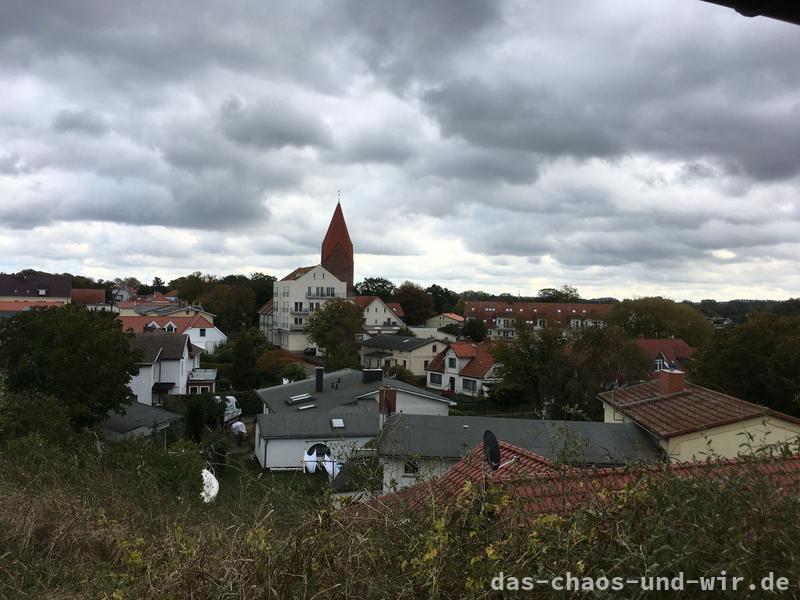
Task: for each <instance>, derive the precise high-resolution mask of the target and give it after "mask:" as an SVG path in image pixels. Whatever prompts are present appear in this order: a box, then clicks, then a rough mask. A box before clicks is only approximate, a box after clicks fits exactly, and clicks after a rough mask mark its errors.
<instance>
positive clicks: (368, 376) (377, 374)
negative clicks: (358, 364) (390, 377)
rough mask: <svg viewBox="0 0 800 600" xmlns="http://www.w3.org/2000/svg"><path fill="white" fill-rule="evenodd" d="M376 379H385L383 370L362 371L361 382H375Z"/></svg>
mask: <svg viewBox="0 0 800 600" xmlns="http://www.w3.org/2000/svg"><path fill="white" fill-rule="evenodd" d="M375 381H383V370H381V369H364V370H363V371H361V383H373V382H375Z"/></svg>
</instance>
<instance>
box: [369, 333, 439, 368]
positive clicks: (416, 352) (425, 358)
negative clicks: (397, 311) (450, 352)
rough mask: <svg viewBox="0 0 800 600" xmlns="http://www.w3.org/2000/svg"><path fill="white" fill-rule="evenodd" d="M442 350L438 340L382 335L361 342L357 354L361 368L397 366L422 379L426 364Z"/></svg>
mask: <svg viewBox="0 0 800 600" xmlns="http://www.w3.org/2000/svg"><path fill="white" fill-rule="evenodd" d="M442 348H443V344H442V342H440V341H439V340H431V339H424V338H418V337H406V336H402V335H396V334H392V333H384V334H381V335H376V336H375V337H372V338H368V339H366V340H363V341H362V342H361V349H360V351H359V354H360V356H361V366H363V367H366V368H368V369H375V368H377V369H384V370H386V369H388V368H389V367H392V366H397V367H403V368H404V369H408V370H409V371H411V372H412V373H413V374H414V375H416V376H417V377H424V376H425V369H426V368H427V367H428V364H429V363H430V362H431V361H432V360H433V359H434V357H435V356H436V355H437V354H438V353H439V351H441V350H442Z"/></svg>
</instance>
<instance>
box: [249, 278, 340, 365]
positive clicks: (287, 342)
mask: <svg viewBox="0 0 800 600" xmlns="http://www.w3.org/2000/svg"><path fill="white" fill-rule="evenodd" d="M273 290H274V291H273V293H274V296H273V298H272V314H271V315H269V317H271V319H272V329H270V330H269V334H270V335H268V336H267V340H268V341H269V342H270V343H271V344H275V345H276V346H280V347H281V348H282V349H283V350H288V351H289V352H302V351H303V350H305V349H306V348H308V347H311V346H313V343H312V342H311V340H309V339H308V336H307V335H306V334H305V327H306V324H307V323H308V317H309V316H310V315H311V313H313V312H314V311H315V310H319V309H320V308H322V307H323V306H324V305H325V303H326V302H328V301H330V300H332V299H334V298H347V284H346V283H345V282H344V281H341V280H339V279H337V278H336V277H334V276H333V275H332V274H331V273H330V272H329V271H328V270H327V269H325V268H324V267H322V266H320V265H317V266H311V267H301V268H299V269H295V270H294V271H292V272H291V273H289V274H288V275H287V276H286V277H284V278H283V279H281V280H280V281H276V282H275V285H274V288H273ZM264 316H265V317H267V316H268V315H264Z"/></svg>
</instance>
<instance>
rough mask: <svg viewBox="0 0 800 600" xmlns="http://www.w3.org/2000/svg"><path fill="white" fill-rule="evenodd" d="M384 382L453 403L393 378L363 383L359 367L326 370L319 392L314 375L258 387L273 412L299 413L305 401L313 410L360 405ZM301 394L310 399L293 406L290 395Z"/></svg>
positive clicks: (432, 398) (329, 410)
mask: <svg viewBox="0 0 800 600" xmlns="http://www.w3.org/2000/svg"><path fill="white" fill-rule="evenodd" d="M337 385H338V388H337ZM382 385H391V386H392V387H395V388H397V389H398V390H403V391H406V392H411V393H414V394H418V395H421V396H425V397H426V398H429V399H431V400H436V401H438V402H446V403H448V404H451V401H450V400H447V399H446V398H443V397H442V396H439V395H438V394H433V393H431V392H429V391H428V390H426V389H424V388H419V387H417V386H415V385H411V384H409V383H404V382H402V381H399V380H397V379H393V378H391V377H384V378H383V380H382V381H373V382H370V383H363V381H362V371H358V370H356V369H341V370H339V371H333V372H331V373H325V375H324V377H323V382H322V392H317V391H316V381H315V379H314V378H313V377H312V378H310V379H301V380H300V381H295V382H292V383H287V384H286V385H276V386H272V387H268V388H262V389H260V390H256V393H257V394H258V395H259V396H260V397H261V400H262V401H263V402H264V404H266V405H267V406H268V407H269V409H270V411H272V412H276V413H280V412H297V407H298V406H302V405H303V404H314V405H315V408H313V409H310V410H311V412H331V411H332V410H342V409H343V408H344V406H345V405H351V406H355V405H357V404H359V400H358V398H359V397H360V396H365V395H367V394H374V393H375V392H377V391H378V390H379V389H380V388H381V386H382ZM332 386H333V387H332ZM300 394H310V395H311V398H309V399H308V400H306V401H304V402H303V403H297V404H291V405H290V404H287V403H286V400H288V399H289V398H290V397H291V396H297V395H300ZM361 403H362V404H363V403H364V401H363V400H362V402H361Z"/></svg>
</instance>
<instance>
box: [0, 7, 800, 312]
mask: <svg viewBox="0 0 800 600" xmlns="http://www.w3.org/2000/svg"><path fill="white" fill-rule="evenodd" d="M0 12H1V13H2V17H0V90H2V91H1V92H0V271H6V272H11V271H16V270H19V269H22V268H38V269H43V270H48V271H54V272H64V271H69V272H73V273H80V274H84V275H89V276H92V277H95V278H98V277H102V278H113V277H115V276H131V275H132V276H136V277H138V278H140V279H142V280H143V281H147V282H149V281H150V280H151V279H152V278H153V276H155V275H158V276H160V277H162V278H163V279H166V280H169V279H171V278H173V277H175V276H179V275H183V274H186V273H189V272H191V271H196V270H200V271H203V272H208V273H214V274H218V275H223V274H228V273H250V272H253V271H263V272H266V273H270V274H273V275H276V276H277V277H282V276H283V275H285V274H286V273H288V272H289V271H291V270H292V269H294V268H295V267H297V266H301V265H306V264H314V263H316V262H318V261H319V247H320V244H321V242H322V237H323V235H324V232H325V228H326V226H327V223H328V221H329V219H330V217H331V214H332V212H333V209H334V207H335V204H336V197H337V190H341V197H342V206H343V208H344V213H345V217H346V219H347V222H348V226H349V229H350V235H351V237H352V239H353V243H354V246H355V249H356V279H361V278H363V277H365V276H384V277H387V278H389V279H391V280H393V281H395V282H398V283H399V282H401V281H403V280H405V279H410V280H412V281H416V282H419V283H422V284H423V285H429V284H431V283H439V284H440V285H444V286H446V287H449V288H451V289H455V290H459V291H461V290H465V289H483V290H487V291H493V292H504V291H507V292H511V293H515V294H516V293H517V292H519V293H521V294H533V293H535V292H536V291H537V290H538V289H540V288H542V287H555V286H559V285H561V284H564V283H569V284H571V285H575V286H577V287H578V289H579V291H580V292H581V293H582V295H583V296H584V297H598V296H617V297H620V298H622V297H633V296H642V295H650V294H660V295H664V296H667V297H672V298H675V299H683V298H691V299H701V298H708V297H715V298H718V299H725V298H741V297H746V298H753V297H772V298H785V297H789V296H799V295H800V262H798V257H799V256H800V193H799V192H800V59H798V57H800V27H796V26H792V25H789V24H786V23H782V22H780V21H773V20H769V19H764V18H760V17H759V18H755V19H748V18H745V17H742V16H740V15H738V14H737V13H735V12H734V11H732V10H730V9H726V8H723V7H720V6H715V5H712V4H706V3H704V2H700V1H699V0H648V1H642V0H634V1H611V0H598V1H596V2H590V1H587V0H570V1H564V2H552V1H549V0H548V1H545V0H541V1H539V2H532V1H524V2H499V1H496V0H485V1H484V0H447V1H445V0H438V1H434V0H430V1H421V0H420V1H414V2H398V1H396V0H395V1H385V2H378V1H375V0H370V1H369V2H362V1H359V0H352V1H343V0H342V1H336V0H320V1H298V2H266V1H264V0H257V1H252V2H241V1H234V0H231V1H227V2H220V1H218V0H191V1H189V0H185V1H182V2H179V1H173V0H158V1H157V2H109V1H108V0H94V1H83V2H81V1H76V2H64V1H63V0H52V1H49V2H46V1H42V0H38V1H36V2H31V1H30V0H2V10H1V11H0Z"/></svg>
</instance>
